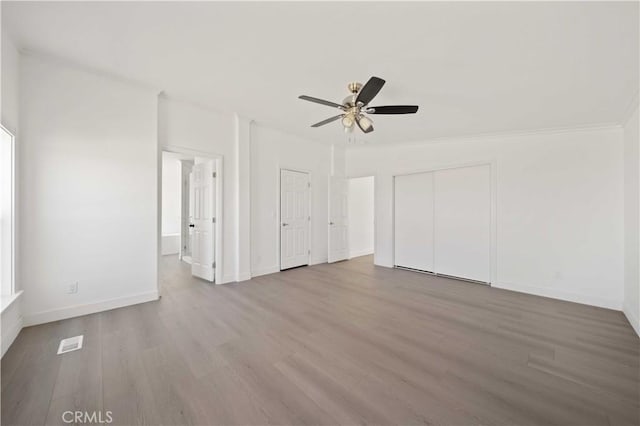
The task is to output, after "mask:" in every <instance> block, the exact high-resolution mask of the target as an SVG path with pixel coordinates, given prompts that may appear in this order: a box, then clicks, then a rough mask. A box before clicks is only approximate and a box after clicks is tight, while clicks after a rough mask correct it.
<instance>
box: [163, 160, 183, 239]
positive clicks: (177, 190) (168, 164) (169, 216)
mask: <svg viewBox="0 0 640 426" xmlns="http://www.w3.org/2000/svg"><path fill="white" fill-rule="evenodd" d="M181 180H182V176H181V170H180V160H179V159H178V158H177V157H175V156H171V155H167V154H166V153H164V154H163V155H162V235H163V236H164V235H171V234H179V233H180V218H181V214H182V213H181V205H182V202H181V198H180V197H181V196H182V195H181Z"/></svg>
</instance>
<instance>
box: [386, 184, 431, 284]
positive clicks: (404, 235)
mask: <svg viewBox="0 0 640 426" xmlns="http://www.w3.org/2000/svg"><path fill="white" fill-rule="evenodd" d="M394 222H395V257H394V263H395V265H396V266H403V267H405V268H412V269H419V270H422V271H430V272H431V271H433V173H417V174H413V175H404V176H396V177H395V214H394Z"/></svg>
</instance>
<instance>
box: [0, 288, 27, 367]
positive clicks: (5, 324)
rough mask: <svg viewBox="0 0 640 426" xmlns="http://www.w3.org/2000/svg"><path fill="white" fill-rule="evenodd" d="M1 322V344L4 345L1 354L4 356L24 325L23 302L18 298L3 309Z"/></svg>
mask: <svg viewBox="0 0 640 426" xmlns="http://www.w3.org/2000/svg"><path fill="white" fill-rule="evenodd" d="M20 295H21V294H18V295H17V296H18V297H20ZM1 323H2V331H1V333H0V334H2V339H1V342H0V345H2V346H1V348H2V355H0V356H4V354H5V353H6V352H7V350H8V349H9V347H10V346H11V344H12V343H13V341H14V340H16V337H18V334H20V330H22V327H23V318H22V309H21V303H20V301H19V300H17V298H16V299H15V300H14V301H13V302H12V303H11V304H10V305H8V306H6V307H5V310H4V311H2V318H1Z"/></svg>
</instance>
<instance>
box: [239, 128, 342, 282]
mask: <svg viewBox="0 0 640 426" xmlns="http://www.w3.org/2000/svg"><path fill="white" fill-rule="evenodd" d="M331 158H332V149H331V147H330V146H328V145H323V144H319V143H315V142H310V141H305V140H304V139H301V138H299V137H296V136H292V135H289V134H286V133H283V132H280V131H278V130H274V129H271V128H268V127H265V126H260V125H256V124H253V125H252V127H251V274H252V275H253V276H257V275H262V274H268V273H271V272H276V271H278V270H280V260H279V256H280V248H279V247H280V245H279V244H280V183H279V182H280V169H281V168H285V169H291V170H299V171H303V172H309V173H310V174H311V225H312V226H311V263H312V264H315V263H322V262H326V261H327V244H328V241H327V239H328V236H327V232H328V201H327V200H328V184H329V175H330V173H331V164H332V160H331Z"/></svg>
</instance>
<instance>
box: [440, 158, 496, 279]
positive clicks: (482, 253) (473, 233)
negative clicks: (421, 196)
mask: <svg viewBox="0 0 640 426" xmlns="http://www.w3.org/2000/svg"><path fill="white" fill-rule="evenodd" d="M434 191H435V202H434V214H435V220H434V228H435V229H434V233H435V262H434V263H435V265H434V268H435V272H437V273H439V274H446V275H451V276H455V277H460V278H466V279H471V280H477V281H483V282H489V281H490V244H491V241H490V239H491V172H490V167H489V166H488V165H483V166H474V167H462V168H455V169H446V170H438V171H436V172H434Z"/></svg>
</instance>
